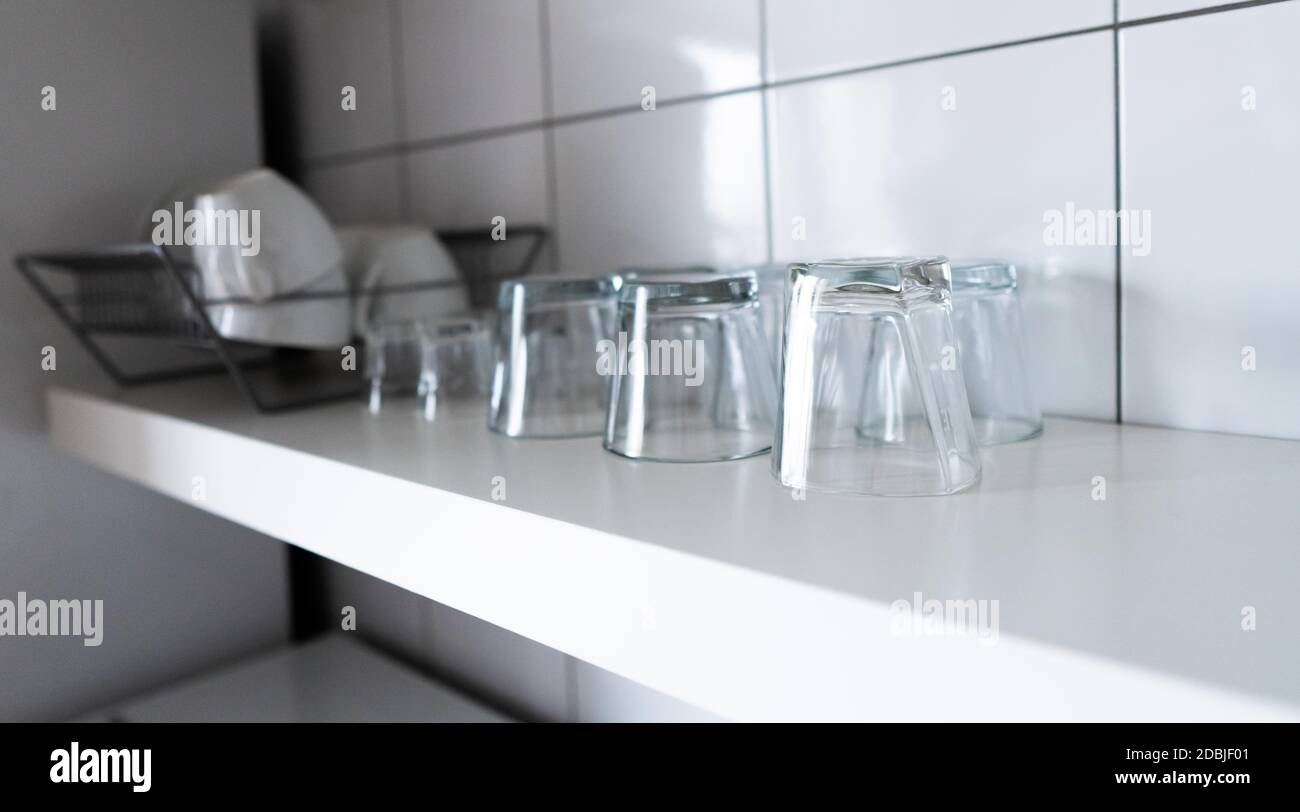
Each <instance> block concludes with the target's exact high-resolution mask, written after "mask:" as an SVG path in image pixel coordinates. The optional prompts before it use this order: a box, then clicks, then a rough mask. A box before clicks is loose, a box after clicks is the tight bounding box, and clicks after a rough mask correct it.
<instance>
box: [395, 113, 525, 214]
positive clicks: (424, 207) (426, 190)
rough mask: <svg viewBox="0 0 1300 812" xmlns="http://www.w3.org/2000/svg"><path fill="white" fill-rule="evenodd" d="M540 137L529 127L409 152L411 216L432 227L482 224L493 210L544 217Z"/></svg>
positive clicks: (499, 212) (501, 212) (496, 212)
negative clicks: (523, 129) (490, 136)
mask: <svg viewBox="0 0 1300 812" xmlns="http://www.w3.org/2000/svg"><path fill="white" fill-rule="evenodd" d="M545 141H546V139H545V137H544V136H543V134H542V131H541V130H530V131H528V132H524V133H520V134H517V135H507V136H499V137H495V138H486V139H481V140H475V141H468V142H465V143H463V144H456V145H454V146H447V147H437V148H435V149H426V150H420V151H418V152H413V153H411V154H410V156H409V158H408V160H409V162H410V183H411V214H412V217H413V218H414V219H415V220H416V221H418V222H421V223H426V224H428V225H431V226H433V227H435V228H476V227H481V228H483V229H485V230H486V229H487V228H489V227H490V225H491V221H492V218H493V217H496V216H498V215H500V216H502V217H505V218H506V223H507V226H508V224H510V223H540V224H543V225H544V224H547V223H549V222H550V212H549V204H548V200H547V189H546V145H545ZM506 233H507V235H508V234H509V228H508V227H507V231H506Z"/></svg>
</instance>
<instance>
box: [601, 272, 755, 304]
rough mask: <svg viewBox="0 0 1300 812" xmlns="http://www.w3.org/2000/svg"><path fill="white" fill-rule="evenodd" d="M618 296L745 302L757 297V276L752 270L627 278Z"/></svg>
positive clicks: (630, 300)
mask: <svg viewBox="0 0 1300 812" xmlns="http://www.w3.org/2000/svg"><path fill="white" fill-rule="evenodd" d="M618 297H619V302H620V303H621V304H625V305H628V304H635V303H637V302H640V301H645V302H647V303H651V302H652V303H654V304H656V305H670V306H691V305H710V304H747V303H749V302H753V301H757V299H758V280H757V278H756V277H755V275H754V272H753V271H751V270H742V271H728V272H726V273H721V272H708V273H699V274H679V275H675V276H672V277H650V278H643V279H627V280H624V282H623V285H622V287H621V288H620V289H619V294H618Z"/></svg>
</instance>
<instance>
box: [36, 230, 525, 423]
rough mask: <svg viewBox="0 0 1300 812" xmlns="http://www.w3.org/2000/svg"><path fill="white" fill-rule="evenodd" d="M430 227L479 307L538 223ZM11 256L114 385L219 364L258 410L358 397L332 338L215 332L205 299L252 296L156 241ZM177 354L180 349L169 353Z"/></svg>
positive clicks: (513, 267)
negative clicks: (215, 285) (256, 340)
mask: <svg viewBox="0 0 1300 812" xmlns="http://www.w3.org/2000/svg"><path fill="white" fill-rule="evenodd" d="M438 237H439V239H441V240H442V242H443V244H444V245H446V247H447V250H448V251H449V252H450V253H451V255H452V257H453V259H454V260H455V261H456V265H457V268H458V269H459V270H460V273H461V277H462V278H461V280H460V281H462V282H464V283H465V285H466V287H467V288H468V292H469V299H470V303H471V306H472V307H474V308H475V309H486V308H491V307H494V306H495V303H496V302H495V297H496V290H497V287H498V286H499V285H500V283H501V281H503V280H506V279H512V278H516V277H520V276H525V275H527V274H528V273H529V271H531V270H532V267H533V265H534V264H535V263H536V261H537V258H538V256H539V255H540V254H541V251H542V247H543V245H544V243H545V241H546V237H547V232H546V229H545V228H543V227H541V226H514V227H513V228H512V231H511V234H510V239H509V240H495V239H493V238H492V236H491V234H490V233H489V232H487V231H485V230H478V229H475V230H459V231H445V232H439V233H438ZM14 264H15V265H16V266H17V268H18V272H19V273H21V274H22V275H23V276H24V277H25V278H26V279H27V281H28V282H29V283H30V284H31V285H32V287H33V289H35V291H36V293H37V295H39V296H40V298H41V300H42V301H44V302H45V303H46V304H47V305H48V306H49V307H50V309H52V310H53V311H54V313H55V315H56V316H58V318H59V319H60V320H61V321H62V322H63V323H64V324H65V325H67V327H68V329H70V330H71V331H72V333H73V335H75V336H76V337H77V339H78V340H79V341H80V342H81V344H82V345H83V346H84V347H85V348H86V350H87V351H88V352H89V353H90V354H91V356H92V357H93V358H94V359H95V361H97V362H98V363H99V365H100V366H101V367H102V368H103V369H104V371H105V372H106V373H108V375H109V377H111V378H112V379H113V380H114V381H115V382H116V383H117V384H118V385H119V386H123V387H127V386H138V385H142V384H149V383H158V382H162V381H172V380H177V379H183V378H191V377H196V376H200V375H213V374H217V373H221V372H226V373H228V374H229V375H230V376H231V378H232V379H233V380H234V383H235V385H236V387H237V388H238V389H239V391H240V392H241V394H242V395H243V396H244V397H245V398H246V399H247V400H248V401H249V403H251V404H252V406H253V408H254V409H256V410H257V411H258V412H262V413H272V412H281V411H286V410H290V409H298V408H303V407H306V406H313V405H316V404H321V403H328V402H331V401H337V400H342V399H346V398H354V397H356V398H359V397H361V395H362V392H363V391H364V387H363V380H362V375H361V373H360V371H354V370H345V369H343V365H342V363H340V361H341V354H340V351H341V350H342V349H343V348H342V347H340V348H338V349H337V350H302V349H289V348H279V347H268V346H263V345H258V344H249V343H246V342H240V341H233V340H231V339H228V338H224V337H223V336H222V335H221V334H220V333H218V332H217V330H216V328H215V327H214V326H213V324H212V322H211V321H210V320H209V318H208V314H207V309H206V308H208V307H212V306H215V305H225V304H250V305H251V304H255V303H254V302H253V301H252V300H251V299H234V298H220V299H218V298H206V297H205V296H204V292H203V290H202V277H201V275H200V274H199V272H198V269H197V268H195V267H193V266H192V265H187V264H185V263H182V262H179V261H178V260H176V259H175V258H173V257H172V256H170V255H169V254H168V253H167V252H166V251H165V250H164V249H163V248H162V247H160V246H156V245H152V244H148V243H142V244H133V245H124V246H115V247H109V248H97V249H90V250H79V251H60V252H50V253H30V254H19V255H18V256H16V257H15V258H14ZM457 284H460V282H446V281H437V282H422V283H412V284H402V285H390V286H382V287H380V288H378V289H375V290H372V291H367V292H366V294H365V295H366V296H390V295H396V294H401V293H407V292H412V291H418V290H430V289H436V288H444V287H450V286H454V285H457ZM339 297H343V298H348V299H349V300H351V297H352V294H351V293H350V292H347V291H338V292H332V291H330V292H319V291H309V292H300V293H291V294H285V295H282V296H277V297H275V298H274V299H273V300H271V302H270V304H281V303H284V302H292V301H295V300H305V299H329V298H339ZM164 350H165V351H164ZM178 355H179V356H182V357H183V360H182V361H181V362H179V363H178V362H177V361H176V360H175V356H178ZM168 356H171V357H168ZM359 357H360V350H359V349H358V359H359ZM142 361H143V362H144V363H143V364H142V363H141V362H142ZM358 366H359V363H358Z"/></svg>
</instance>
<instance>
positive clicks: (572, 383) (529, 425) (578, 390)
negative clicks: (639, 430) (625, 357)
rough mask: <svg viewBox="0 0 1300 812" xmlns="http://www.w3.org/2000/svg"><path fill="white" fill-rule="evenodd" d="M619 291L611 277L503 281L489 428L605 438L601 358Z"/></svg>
mask: <svg viewBox="0 0 1300 812" xmlns="http://www.w3.org/2000/svg"><path fill="white" fill-rule="evenodd" d="M616 290H617V282H616V280H615V279H614V278H611V277H608V276H606V277H597V278H585V277H574V276H534V277H523V278H520V279H512V280H507V281H505V282H503V283H502V285H501V291H500V294H499V297H498V307H497V326H496V334H495V335H496V337H495V340H494V349H493V370H492V396H491V399H490V400H489V402H488V428H490V429H492V430H493V431H496V432H499V433H501V434H505V435H507V436H510V437H582V436H594V435H598V434H600V432H601V429H602V428H603V427H604V424H605V405H606V402H607V398H608V381H607V379H606V378H605V377H604V376H602V375H600V373H599V372H598V371H597V368H596V358H597V351H598V344H599V342H600V341H602V340H604V339H607V338H609V337H610V336H611V334H612V332H613V323H614V307H615V296H614V294H615V291H616Z"/></svg>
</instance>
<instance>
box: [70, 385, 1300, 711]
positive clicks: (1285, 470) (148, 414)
mask: <svg viewBox="0 0 1300 812" xmlns="http://www.w3.org/2000/svg"><path fill="white" fill-rule="evenodd" d="M230 388H231V387H230V386H229V384H228V383H225V382H221V381H216V380H213V381H210V382H205V383H203V384H199V385H196V384H186V385H165V386H157V387H150V388H147V389H140V390H138V391H135V392H132V393H130V394H129V395H126V396H124V397H123V398H121V399H117V400H108V399H103V398H99V397H95V396H91V395H84V394H79V393H75V392H72V391H69V390H64V389H54V390H51V391H50V394H49V408H50V415H49V416H50V426H51V432H52V436H53V439H54V442H55V444H56V446H57V447H59V448H61V449H63V450H65V451H68V452H70V453H73V454H76V455H77V456H80V457H81V458H83V459H85V460H87V461H89V462H91V463H93V464H95V465H98V466H100V467H102V468H104V469H106V470H108V471H110V472H113V473H116V474H118V475H119V476H123V477H126V478H128V479H131V480H133V481H136V482H139V483H141V484H143V485H146V486H147V487H150V488H153V489H155V490H158V491H160V492H162V493H166V494H169V495H172V496H174V497H175V498H178V499H182V500H186V501H191V500H190V481H191V477H192V476H193V475H194V474H193V472H194V471H196V470H201V471H203V472H204V474H205V475H206V476H207V481H208V493H207V498H206V500H204V501H202V502H200V503H197V504H196V507H200V508H202V509H204V510H208V511H211V512H213V513H216V514H217V515H220V516H224V517H226V518H229V519H231V520H233V521H237V522H240V523H242V524H245V525H248V526H250V527H253V528H255V529H259V530H261V531H263V532H266V533H268V534H271V535H273V536H276V537H278V538H281V539H284V540H286V541H289V542H291V543H294V544H298V545H300V546H303V547H305V548H307V549H309V550H312V551H314V552H316V553H318V554H320V555H324V556H326V557H329V558H332V559H334V560H336V561H339V562H341V563H343V564H345V565H347V566H351V567H354V568H357V569H361V570H363V571H366V572H368V573H370V574H372V575H375V576H376V577H379V578H382V579H384V580H386V581H389V582H391V583H394V584H397V585H399V586H402V587H404V588H406V589H409V590H411V591H413V592H417V593H419V594H421V595H424V596H426V597H429V598H432V599H434V600H437V601H439V602H442V603H446V604H447V605H450V606H452V607H454V608H456V609H458V610H460V611H463V612H466V613H468V614H472V615H475V616H476V617H480V618H482V619H484V620H487V621H489V622H491V623H494V624H497V625H499V626H502V627H504V628H506V629H508V630H510V631H513V632H515V633H516V634H520V635H523V636H525V637H529V638H531V639H534V640H536V641H538V642H540V643H542V644H543V645H546V646H550V647H552V648H557V649H560V650H561V651H564V652H567V653H569V654H572V655H574V656H576V657H578V658H580V659H582V660H585V661H587V662H590V663H592V664H594V665H597V666H599V667H601V668H605V669H607V670H609V671H613V672H614V673H616V674H620V675H622V676H625V677H628V678H630V679H634V680H636V681H638V682H640V683H642V684H644V685H646V686H648V687H650V688H653V689H655V690H658V691H661V692H663V693H666V694H669V695H671V696H674V697H677V698H679V699H682V700H684V701H687V702H690V703H692V704H694V705H696V706H698V707H700V708H702V709H705V710H707V711H709V712H712V713H716V714H718V715H720V716H723V717H726V718H735V719H795V718H797V719H817V718H820V719H843V718H856V719H1229V718H1235V719H1240V718H1250V719H1276V718H1288V719H1300V650H1297V647H1296V646H1295V640H1296V639H1297V631H1298V630H1300V608H1297V605H1296V602H1295V601H1294V576H1295V572H1296V571H1297V569H1298V568H1300V548H1298V547H1297V546H1296V544H1295V527H1296V525H1297V522H1300V505H1297V502H1296V500H1295V498H1294V494H1295V491H1296V489H1297V487H1300V443H1294V442H1288V441H1280V440H1264V439H1258V438H1244V437H1232V436H1227V435H1218V434H1201V433H1194V432H1179V431H1172V430H1164V429H1152V428H1143V427H1133V426H1124V427H1120V426H1115V425H1111V424H1104V423H1089V422H1079V421H1068V420H1049V421H1048V423H1047V427H1046V431H1045V433H1044V435H1043V436H1042V437H1041V438H1039V439H1037V440H1034V441H1031V442H1027V443H1020V444H1015V445H1009V446H1001V447H998V448H993V449H989V450H988V451H987V453H986V454H985V460H984V462H985V474H984V479H983V481H982V482H981V484H980V485H979V486H978V487H977V488H975V489H973V490H971V491H968V492H966V493H964V494H961V495H958V496H954V497H949V498H941V499H868V498H852V497H835V496H822V495H818V494H808V497H807V499H806V500H802V501H801V500H795V499H792V498H791V497H790V495H789V494H788V493H787V492H785V491H783V490H782V489H780V488H779V487H778V486H777V485H776V484H775V483H774V482H773V481H772V479H771V476H770V474H769V472H768V466H769V460H768V459H767V458H766V457H759V458H754V459H750V460H744V461H740V462H736V463H728V464H716V465H662V464H659V465H657V464H653V463H634V462H629V461H627V460H623V459H619V458H616V457H614V456H613V455H610V454H607V453H603V452H602V451H601V450H600V449H599V440H598V439H596V438H590V439H579V440H557V441H534V442H527V441H515V440H509V439H507V438H504V437H501V436H499V435H493V434H490V433H489V432H488V431H487V430H486V429H485V428H484V426H483V405H482V404H467V408H465V409H463V410H460V411H456V410H450V409H449V410H446V411H443V412H442V413H441V414H440V417H439V420H438V421H437V422H435V423H433V424H427V423H424V422H423V421H421V420H419V419H418V418H417V417H416V416H415V415H414V414H413V413H412V412H404V411H403V410H399V409H394V410H391V411H385V412H384V413H382V414H381V415H380V416H379V417H377V418H372V417H369V416H367V415H366V413H365V410H364V409H363V407H362V405H361V404H360V403H356V404H351V403H344V404H338V405H335V406H330V407H322V408H317V409H312V410H308V411H302V412H298V413H295V414H289V415H282V416H277V417H259V416H256V415H254V414H252V413H250V412H249V411H248V409H247V407H246V406H244V404H243V403H241V402H240V401H238V400H237V399H236V398H235V397H234V393H233V392H230V391H229V390H230ZM494 477H503V478H504V479H503V480H501V481H502V482H504V484H505V487H506V495H505V496H506V498H505V500H504V503H498V502H493V501H491V494H492V489H493V478H494ZM1096 477H1105V480H1106V494H1105V495H1106V498H1105V499H1102V500H1098V499H1096V498H1094V496H1095V494H1096V493H1097V490H1096V489H1097V487H1098V482H1097V480H1096V479H1095V478H1096ZM357 505H365V506H366V509H365V510H358V509H357V508H356V506H357ZM916 592H921V593H922V594H923V596H925V597H926V598H935V599H939V600H963V601H964V600H997V601H999V603H1000V623H999V637H998V642H997V643H996V645H988V644H984V643H980V642H978V641H977V640H974V639H970V638H968V637H943V638H911V637H903V636H898V635H896V634H894V633H892V631H891V615H890V611H889V607H890V605H891V603H892V602H893V601H896V600H900V599H903V600H911V599H912V597H913V595H914V593H916ZM1247 606H1249V607H1253V608H1254V610H1255V611H1256V612H1257V616H1258V628H1257V630H1255V631H1243V630H1242V628H1241V618H1242V610H1243V607H1247ZM953 675H960V678H958V679H954V678H953Z"/></svg>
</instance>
